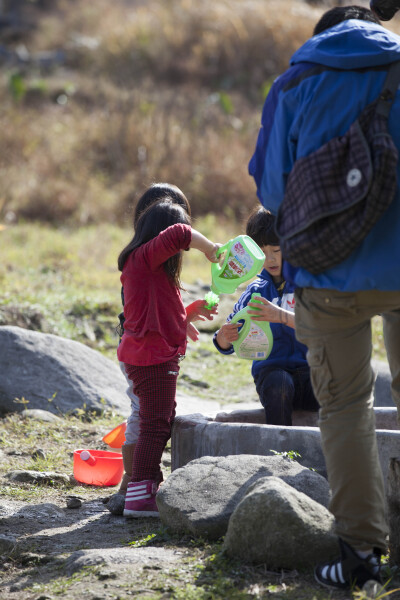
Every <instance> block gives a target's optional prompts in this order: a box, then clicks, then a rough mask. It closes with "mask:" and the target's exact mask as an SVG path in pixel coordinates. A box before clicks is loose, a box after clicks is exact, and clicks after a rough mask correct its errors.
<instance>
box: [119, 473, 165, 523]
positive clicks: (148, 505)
mask: <svg viewBox="0 0 400 600" xmlns="http://www.w3.org/2000/svg"><path fill="white" fill-rule="evenodd" d="M157 490H158V485H157V484H156V482H155V481H152V480H151V479H145V480H144V481H131V482H130V483H128V489H127V490H126V496H125V508H124V517H159V516H160V514H159V512H158V508H157V504H156V493H157Z"/></svg>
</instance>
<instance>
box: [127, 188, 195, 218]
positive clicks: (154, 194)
mask: <svg viewBox="0 0 400 600" xmlns="http://www.w3.org/2000/svg"><path fill="white" fill-rule="evenodd" d="M166 199H169V200H171V202H173V203H175V204H178V205H179V206H181V207H182V208H183V209H184V210H185V211H186V212H187V214H188V215H189V216H190V215H191V210H190V204H189V200H188V199H187V198H186V196H185V194H184V193H183V192H182V190H180V189H179V188H178V187H177V186H176V185H172V184H171V183H152V184H151V185H150V186H149V187H148V188H147V189H146V190H145V192H144V193H143V194H142V195H141V196H140V198H139V200H138V201H137V203H136V206H135V210H134V213H133V227H134V228H135V229H136V224H137V222H138V219H139V217H140V215H141V214H142V213H143V211H145V210H146V208H148V207H149V206H150V205H151V204H154V202H158V201H159V200H166Z"/></svg>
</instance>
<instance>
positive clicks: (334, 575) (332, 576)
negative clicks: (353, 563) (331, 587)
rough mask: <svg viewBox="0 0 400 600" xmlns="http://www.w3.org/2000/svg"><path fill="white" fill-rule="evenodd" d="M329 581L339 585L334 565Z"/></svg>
mask: <svg viewBox="0 0 400 600" xmlns="http://www.w3.org/2000/svg"><path fill="white" fill-rule="evenodd" d="M329 579H330V580H331V581H333V582H334V583H337V579H336V569H335V565H332V566H331V568H330V571H329Z"/></svg>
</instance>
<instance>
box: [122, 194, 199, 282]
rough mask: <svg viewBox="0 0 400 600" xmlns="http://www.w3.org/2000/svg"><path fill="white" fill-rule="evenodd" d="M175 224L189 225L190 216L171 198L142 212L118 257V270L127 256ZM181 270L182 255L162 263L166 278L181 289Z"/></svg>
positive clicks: (178, 254)
mask: <svg viewBox="0 0 400 600" xmlns="http://www.w3.org/2000/svg"><path fill="white" fill-rule="evenodd" d="M176 223H183V224H185V225H191V219H190V216H189V215H188V214H187V212H186V210H185V209H184V208H182V206H180V205H179V204H176V202H173V201H172V199H171V198H167V199H165V200H160V201H159V202H154V203H153V204H151V205H150V206H149V207H148V208H146V210H144V211H143V212H142V213H141V215H140V217H139V219H138V221H137V223H136V229H135V234H134V236H133V238H132V239H131V241H130V242H129V244H128V245H127V246H125V248H124V249H123V250H122V252H121V253H120V255H119V257H118V269H119V270H120V271H122V269H123V268H124V264H125V262H126V260H127V258H128V256H129V255H130V254H131V252H133V250H136V248H139V246H142V245H143V244H146V242H149V241H150V240H152V239H154V238H155V237H157V236H158V234H159V233H161V232H162V231H164V229H167V227H170V225H175V224H176ZM181 269H182V253H181V252H178V253H177V254H175V255H174V256H171V257H170V258H169V259H168V260H167V261H166V262H165V263H164V270H165V272H166V273H167V275H168V277H169V278H170V279H171V280H172V281H173V282H174V284H175V285H176V286H177V287H179V288H181V287H182V286H181V282H180V273H181Z"/></svg>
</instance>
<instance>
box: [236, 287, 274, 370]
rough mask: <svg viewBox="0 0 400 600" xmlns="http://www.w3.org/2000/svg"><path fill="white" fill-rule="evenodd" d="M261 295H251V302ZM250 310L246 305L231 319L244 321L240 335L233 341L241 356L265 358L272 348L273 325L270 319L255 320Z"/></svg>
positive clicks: (251, 358) (255, 358)
mask: <svg viewBox="0 0 400 600" xmlns="http://www.w3.org/2000/svg"><path fill="white" fill-rule="evenodd" d="M260 297H261V294H257V293H254V294H252V295H251V300H250V302H257V298H260ZM249 310H252V309H251V307H249V306H245V307H244V308H242V310H240V311H239V312H238V313H236V314H235V315H234V317H233V318H232V320H231V323H237V322H238V321H243V325H242V327H241V328H240V329H239V337H238V339H237V340H236V341H234V342H233V348H234V350H235V353H236V355H237V356H238V357H239V358H246V359H248V360H265V359H266V358H268V356H269V355H270V353H271V350H272V344H273V337H272V332H271V326H270V324H269V323H268V321H253V320H252V319H251V315H249V314H248V311H249ZM253 310H254V307H253ZM253 316H254V315H253Z"/></svg>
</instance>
